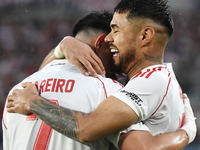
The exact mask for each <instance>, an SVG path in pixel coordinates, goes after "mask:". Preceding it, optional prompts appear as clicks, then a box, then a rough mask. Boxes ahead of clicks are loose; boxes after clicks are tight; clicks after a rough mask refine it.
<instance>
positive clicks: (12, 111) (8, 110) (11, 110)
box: [7, 107, 15, 113]
mask: <svg viewBox="0 0 200 150" xmlns="http://www.w3.org/2000/svg"><path fill="white" fill-rule="evenodd" d="M7 112H9V113H15V111H14V108H13V107H11V108H7Z"/></svg>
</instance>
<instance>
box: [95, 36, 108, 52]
mask: <svg viewBox="0 0 200 150" xmlns="http://www.w3.org/2000/svg"><path fill="white" fill-rule="evenodd" d="M106 36H107V35H106V34H101V35H99V36H98V37H97V38H96V41H95V44H94V46H95V49H96V52H97V53H98V51H99V49H100V48H101V46H102V44H103V42H104V39H105V37H106Z"/></svg>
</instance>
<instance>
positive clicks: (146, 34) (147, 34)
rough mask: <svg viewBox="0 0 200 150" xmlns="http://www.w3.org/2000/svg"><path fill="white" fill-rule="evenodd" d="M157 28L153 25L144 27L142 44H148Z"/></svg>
mask: <svg viewBox="0 0 200 150" xmlns="http://www.w3.org/2000/svg"><path fill="white" fill-rule="evenodd" d="M154 35H155V30H154V29H153V28H152V27H146V28H144V29H143V37H142V45H146V44H148V43H149V42H150V41H151V40H152V39H153V37H154Z"/></svg>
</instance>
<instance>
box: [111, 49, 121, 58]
mask: <svg viewBox="0 0 200 150" xmlns="http://www.w3.org/2000/svg"><path fill="white" fill-rule="evenodd" d="M110 52H111V53H112V54H113V57H117V56H118V55H119V51H118V50H116V49H111V50H110Z"/></svg>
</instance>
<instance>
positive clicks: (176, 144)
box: [119, 129, 188, 150]
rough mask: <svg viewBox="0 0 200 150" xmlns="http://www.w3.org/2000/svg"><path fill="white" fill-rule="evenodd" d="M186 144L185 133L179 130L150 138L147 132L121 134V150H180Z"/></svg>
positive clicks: (186, 137)
mask: <svg viewBox="0 0 200 150" xmlns="http://www.w3.org/2000/svg"><path fill="white" fill-rule="evenodd" d="M187 144H188V136H187V133H186V132H185V131H184V130H182V129H179V130H178V131H176V132H171V133H165V134H161V135H158V136H155V137H154V136H152V135H151V134H150V133H149V132H148V131H135V130H134V131H130V132H128V133H123V134H121V136H120V138H119V148H120V149H121V150H132V149H133V148H134V150H182V149H183V148H184V147H185V146H186V145H187Z"/></svg>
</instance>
